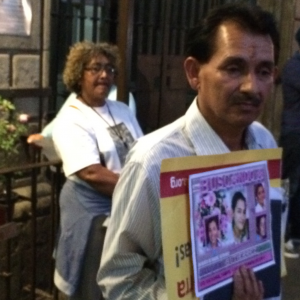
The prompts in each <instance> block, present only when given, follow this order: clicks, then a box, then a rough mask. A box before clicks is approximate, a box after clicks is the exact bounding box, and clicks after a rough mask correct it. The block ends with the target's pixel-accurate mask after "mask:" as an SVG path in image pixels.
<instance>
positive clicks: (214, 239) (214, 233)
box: [208, 221, 219, 247]
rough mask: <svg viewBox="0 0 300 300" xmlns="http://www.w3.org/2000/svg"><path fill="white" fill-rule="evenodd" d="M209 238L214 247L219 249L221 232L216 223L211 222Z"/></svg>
mask: <svg viewBox="0 0 300 300" xmlns="http://www.w3.org/2000/svg"><path fill="white" fill-rule="evenodd" d="M208 237H209V241H210V244H211V246H212V247H217V244H218V237H219V230H218V226H217V224H216V221H211V222H210V223H209V224H208Z"/></svg>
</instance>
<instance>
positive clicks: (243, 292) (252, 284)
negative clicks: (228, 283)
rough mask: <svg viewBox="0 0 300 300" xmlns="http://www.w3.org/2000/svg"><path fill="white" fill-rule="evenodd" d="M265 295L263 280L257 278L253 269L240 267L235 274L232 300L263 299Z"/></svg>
mask: <svg viewBox="0 0 300 300" xmlns="http://www.w3.org/2000/svg"><path fill="white" fill-rule="evenodd" d="M263 296H264V287H263V284H262V282H261V281H260V280H257V279H256V277H255V275H254V273H253V271H252V270H251V269H248V268H246V267H244V266H242V267H240V268H239V269H238V270H237V271H236V272H235V274H234V276H233V298H232V300H262V299H263Z"/></svg>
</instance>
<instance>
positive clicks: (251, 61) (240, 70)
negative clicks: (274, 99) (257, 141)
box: [197, 22, 275, 132]
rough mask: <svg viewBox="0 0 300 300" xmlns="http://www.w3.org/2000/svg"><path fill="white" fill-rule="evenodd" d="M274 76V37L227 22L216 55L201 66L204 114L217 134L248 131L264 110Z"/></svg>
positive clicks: (200, 87)
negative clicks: (258, 33) (223, 131)
mask: <svg viewBox="0 0 300 300" xmlns="http://www.w3.org/2000/svg"><path fill="white" fill-rule="evenodd" d="M274 73H275V67H274V47H273V43H272V40H271V38H270V37H269V36H265V35H255V34H252V33H249V32H247V31H243V30H242V29H240V28H239V27H238V25H236V24H235V23H233V22H227V23H224V24H223V25H221V26H220V28H219V30H218V32H217V36H216V51H215V53H214V54H213V56H212V57H211V59H210V60H209V62H207V63H205V64H202V65H201V64H200V65H199V72H198V85H197V88H198V105H199V108H200V111H201V113H202V114H203V116H204V117H205V119H206V120H207V121H208V123H209V124H210V125H211V126H212V127H213V128H214V129H215V130H216V131H217V132H218V130H219V129H221V130H231V129H233V130H234V129H236V128H237V127H238V128H241V129H244V128H246V127H247V126H248V125H250V124H251V123H252V122H253V121H254V120H255V119H256V118H257V117H258V115H259V114H260V112H261V111H262V108H263V104H264V102H265V100H266V98H267V96H268V94H269V92H270V90H271V88H272V84H273V80H274Z"/></svg>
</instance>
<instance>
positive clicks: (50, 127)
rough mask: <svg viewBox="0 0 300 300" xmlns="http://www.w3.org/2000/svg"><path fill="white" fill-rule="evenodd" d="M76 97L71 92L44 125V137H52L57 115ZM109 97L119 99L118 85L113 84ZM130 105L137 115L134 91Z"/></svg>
mask: <svg viewBox="0 0 300 300" xmlns="http://www.w3.org/2000/svg"><path fill="white" fill-rule="evenodd" d="M76 97H77V96H76V94H75V93H71V94H70V95H69V97H68V98H67V99H66V101H65V103H64V104H63V106H62V107H61V108H60V110H59V111H58V113H57V115H56V117H55V118H54V119H53V120H52V121H51V122H50V123H49V124H47V126H45V127H44V129H43V131H42V132H41V134H42V136H43V137H48V138H51V137H52V131H53V128H54V125H55V122H56V119H57V117H58V116H59V115H60V114H61V113H62V112H63V111H64V109H65V108H66V107H68V106H69V105H70V103H72V101H73V100H74V99H76ZM107 98H108V99H109V100H112V101H116V100H117V87H116V86H115V85H112V86H111V88H110V91H109V94H108V96H107ZM128 106H129V108H130V110H131V111H132V112H133V114H134V115H136V104H135V100H134V97H133V95H132V93H129V103H128Z"/></svg>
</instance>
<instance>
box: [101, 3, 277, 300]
mask: <svg viewBox="0 0 300 300" xmlns="http://www.w3.org/2000/svg"><path fill="white" fill-rule="evenodd" d="M278 39H279V38H278V32H277V29H276V25H275V22H274V19H273V17H272V16H271V15H270V14H269V13H267V12H264V11H261V10H260V9H259V8H257V7H248V6H243V5H237V4H232V5H228V6H223V7H221V8H219V9H217V10H215V11H212V12H211V13H210V14H209V16H208V17H207V18H206V20H205V21H203V22H202V23H201V24H200V25H199V26H197V27H196V28H194V29H193V30H192V31H191V32H190V34H189V35H188V37H187V43H186V59H185V61H184V69H185V72H186V75H187V79H188V81H189V84H190V85H191V87H192V88H193V89H195V90H196V91H197V97H196V99H195V100H194V102H193V103H192V105H191V106H190V108H189V109H188V111H187V112H186V114H185V116H183V117H181V118H180V119H178V120H177V121H175V122H174V123H172V124H170V125H168V126H166V127H164V128H162V129H160V130H158V131H156V132H154V133H152V134H149V135H147V136H145V137H144V138H141V139H140V140H139V141H138V142H137V143H136V144H135V146H134V147H133V149H132V151H131V152H130V153H129V156H128V158H127V163H126V165H125V168H124V170H123V172H122V173H121V176H120V179H119V182H118V184H117V187H116V189H115V192H114V197H113V210H112V216H111V222H110V224H109V227H108V233H107V236H106V240H105V246H104V247H105V249H104V251H103V253H104V255H103V257H102V261H101V266H100V270H99V272H98V283H99V285H100V287H101V289H102V291H103V293H104V296H105V298H106V299H113V300H121V299H130V300H146V299H147V300H154V299H159V300H162V299H163V300H166V299H168V298H167V294H166V287H165V278H164V265H163V257H162V237H161V223H160V205H159V198H160V189H159V178H160V166H161V162H162V160H163V159H166V158H171V157H181V156H191V155H210V154H221V153H227V152H230V151H236V150H243V149H260V148H275V147H276V143H275V141H274V139H273V137H272V135H271V134H270V133H269V132H268V131H267V130H266V129H265V128H264V127H263V126H262V125H260V124H258V123H257V122H254V120H255V119H256V118H257V117H258V115H259V114H260V112H261V111H262V108H263V104H264V102H265V100H266V98H267V96H268V94H269V92H270V90H271V88H272V84H273V80H274V76H275V72H276V67H275V63H276V62H277V57H278V48H279V41H278ZM178 217H180V216H178ZM262 295H263V287H262V283H261V282H259V281H257V280H256V278H255V276H254V273H253V272H252V271H251V270H249V269H246V268H245V267H241V269H239V270H238V271H237V272H236V273H235V275H234V293H233V299H234V300H237V299H242V300H250V299H251V300H258V299H262V297H263V296H262ZM169 300H172V299H169Z"/></svg>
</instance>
